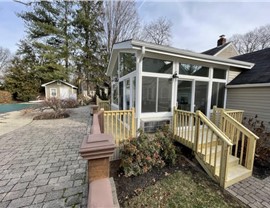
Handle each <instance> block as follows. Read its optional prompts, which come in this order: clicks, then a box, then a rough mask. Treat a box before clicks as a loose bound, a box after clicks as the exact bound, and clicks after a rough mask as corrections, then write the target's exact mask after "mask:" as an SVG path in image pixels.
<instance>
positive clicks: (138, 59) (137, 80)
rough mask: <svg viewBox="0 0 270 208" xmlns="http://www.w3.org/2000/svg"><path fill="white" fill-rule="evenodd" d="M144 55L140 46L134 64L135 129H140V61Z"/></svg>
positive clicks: (143, 49) (143, 50) (143, 48)
mask: <svg viewBox="0 0 270 208" xmlns="http://www.w3.org/2000/svg"><path fill="white" fill-rule="evenodd" d="M144 55H145V46H142V49H141V53H140V54H138V51H137V63H136V67H137V69H136V71H137V73H136V88H137V90H136V119H137V120H136V122H137V129H139V128H140V120H141V112H142V66H143V65H142V61H143V57H144Z"/></svg>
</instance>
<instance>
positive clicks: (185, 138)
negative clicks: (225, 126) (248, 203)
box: [173, 109, 232, 187]
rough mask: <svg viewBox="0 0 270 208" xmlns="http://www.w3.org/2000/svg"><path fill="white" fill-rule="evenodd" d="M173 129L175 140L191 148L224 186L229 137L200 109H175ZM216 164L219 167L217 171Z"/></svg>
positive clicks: (229, 146)
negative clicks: (193, 111)
mask: <svg viewBox="0 0 270 208" xmlns="http://www.w3.org/2000/svg"><path fill="white" fill-rule="evenodd" d="M173 130H174V135H175V138H176V140H180V142H181V143H182V144H184V145H186V146H188V147H190V148H192V149H193V150H194V152H195V153H196V155H197V156H198V157H199V158H200V159H201V160H199V162H200V161H203V163H201V165H202V166H203V167H204V168H205V169H206V170H207V171H208V173H209V175H210V176H212V178H213V179H214V180H216V181H218V182H219V183H220V185H221V186H222V187H224V184H225V181H226V178H227V173H228V155H229V152H230V150H231V146H232V143H231V142H230V140H229V138H228V137H227V136H226V135H225V134H224V133H223V132H222V131H221V130H220V129H219V128H218V127H216V126H215V124H214V123H212V122H211V121H210V120H209V119H208V118H207V117H206V116H205V115H204V114H203V113H202V112H201V111H197V112H196V113H191V112H187V111H182V110H177V109H175V110H174V127H173ZM220 148H221V151H220ZM219 152H221V155H220V154H219ZM218 160H219V161H218ZM218 164H220V168H219V172H218V173H217V172H216V170H217V165H218Z"/></svg>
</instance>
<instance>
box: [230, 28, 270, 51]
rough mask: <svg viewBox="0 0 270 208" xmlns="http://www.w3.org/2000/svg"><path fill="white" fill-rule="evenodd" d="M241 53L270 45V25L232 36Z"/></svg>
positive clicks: (231, 39)
mask: <svg viewBox="0 0 270 208" xmlns="http://www.w3.org/2000/svg"><path fill="white" fill-rule="evenodd" d="M230 41H232V42H233V43H234V45H235V46H236V48H237V49H238V51H239V53H240V54H244V53H250V52H254V51H258V50H261V49H264V48H268V47H270V25H265V26H262V27H259V28H255V29H254V30H252V31H250V32H247V33H246V34H243V35H240V34H236V35H233V36H232V37H231V38H230Z"/></svg>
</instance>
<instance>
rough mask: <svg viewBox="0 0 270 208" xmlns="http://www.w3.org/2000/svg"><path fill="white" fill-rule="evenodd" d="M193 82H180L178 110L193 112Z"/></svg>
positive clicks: (178, 87)
mask: <svg viewBox="0 0 270 208" xmlns="http://www.w3.org/2000/svg"><path fill="white" fill-rule="evenodd" d="M192 89H193V81H187V80H178V85H177V105H178V106H177V108H178V109H181V110H185V111H191V112H193V105H192V103H193V96H192V91H193V90H192Z"/></svg>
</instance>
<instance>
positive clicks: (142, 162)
mask: <svg viewBox="0 0 270 208" xmlns="http://www.w3.org/2000/svg"><path fill="white" fill-rule="evenodd" d="M175 149H176V148H175V146H174V144H173V135H172V132H171V131H170V130H169V128H168V127H166V128H164V129H163V130H161V131H159V132H158V133H157V134H156V135H155V137H154V138H150V136H149V135H147V134H145V133H144V132H142V131H141V130H140V131H139V136H138V137H137V138H132V139H131V140H130V141H126V142H124V146H123V149H122V150H121V154H122V160H121V164H120V167H121V168H122V169H123V171H124V174H125V176H132V175H134V176H137V175H141V174H143V173H146V172H148V171H150V170H151V169H152V168H154V167H156V168H162V167H163V166H164V165H165V163H166V164H175V160H176V157H177V155H176V150H175Z"/></svg>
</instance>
